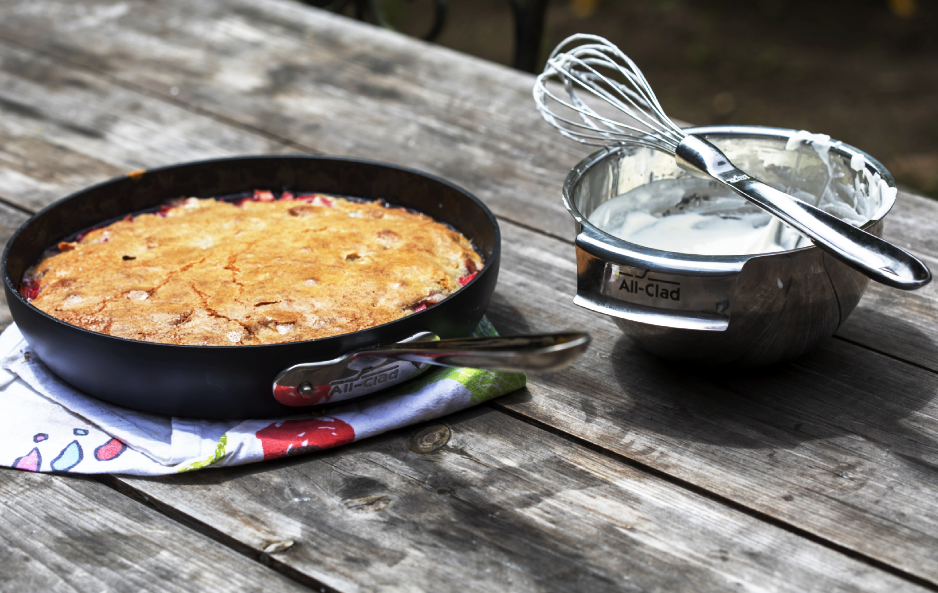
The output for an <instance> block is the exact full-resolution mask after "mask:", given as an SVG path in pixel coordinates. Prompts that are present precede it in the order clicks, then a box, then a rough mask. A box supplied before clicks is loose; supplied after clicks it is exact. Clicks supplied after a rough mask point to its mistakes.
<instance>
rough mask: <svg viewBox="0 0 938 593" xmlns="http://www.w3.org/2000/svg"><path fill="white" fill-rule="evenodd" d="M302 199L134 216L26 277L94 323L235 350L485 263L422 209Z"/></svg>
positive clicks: (335, 326)
mask: <svg viewBox="0 0 938 593" xmlns="http://www.w3.org/2000/svg"><path fill="white" fill-rule="evenodd" d="M265 193H267V192H265ZM268 195H269V194H268ZM291 198H292V196H291ZM304 198H306V199H305V201H304V200H303V199H302V198H301V199H296V200H293V199H283V200H274V201H269V200H265V201H244V202H242V203H241V204H240V205H238V204H234V203H231V202H223V201H216V200H213V199H205V200H200V199H195V198H189V199H187V200H185V201H184V202H182V204H180V205H179V206H177V207H174V208H170V209H164V210H163V211H161V212H158V213H154V214H141V215H138V216H136V217H134V218H132V219H131V218H130V217H128V218H125V219H124V220H121V221H118V222H115V223H112V224H110V225H108V226H106V227H103V228H99V229H95V230H92V231H90V232H88V233H87V234H85V235H84V236H82V237H81V238H80V239H79V240H77V241H75V242H73V243H62V244H60V245H59V252H58V253H53V254H51V255H48V256H47V257H45V258H44V259H43V260H42V261H40V262H39V263H38V264H37V265H36V266H34V267H33V268H32V269H31V270H30V271H29V272H28V273H27V277H26V279H25V280H24V286H26V285H27V284H28V285H30V286H31V287H33V288H32V290H33V293H32V295H34V296H33V298H32V304H33V305H35V306H37V307H39V308H40V309H42V310H43V311H45V312H46V313H48V314H50V315H52V316H54V317H57V318H58V319H61V320H62V321H65V322H67V323H70V324H73V325H77V326H80V327H83V328H85V329H89V330H92V331H96V332H100V333H105V334H109V335H112V336H119V337H122V338H129V339H133V340H144V341H150V342H160V343H167V344H188V345H219V346H231V345H237V344H275V343H281V342H293V341H299V340H311V339H316V338H323V337H327V336H332V335H337V334H342V333H348V332H354V331H358V330H361V329H365V328H368V327H372V326H375V325H379V324H382V323H387V322H389V321H393V320H395V319H399V318H401V317H404V316H405V315H408V314H410V313H412V312H414V311H415V310H417V311H419V310H421V309H422V308H424V307H426V306H428V305H432V304H434V303H435V302H438V301H439V300H442V299H443V298H445V297H446V296H448V295H449V294H452V293H453V292H455V291H456V290H458V289H459V288H460V287H461V285H462V284H464V283H465V282H467V281H468V279H471V277H472V276H474V273H475V272H476V271H477V270H479V269H481V268H482V260H481V258H480V257H479V255H478V254H477V253H476V252H475V251H474V250H473V248H472V246H471V245H470V244H469V241H468V240H467V239H466V238H465V237H464V236H462V235H461V234H459V233H457V232H455V231H453V230H452V229H450V228H448V227H447V226H445V225H443V224H441V223H438V222H435V221H434V220H433V219H431V218H430V217H428V216H425V215H423V214H416V213H413V212H408V211H406V210H403V209H399V208H388V207H386V206H385V205H384V204H382V203H378V202H353V201H349V200H343V199H340V198H331V197H327V196H316V197H315V198H312V197H311V196H304ZM35 291H38V293H36V292H35Z"/></svg>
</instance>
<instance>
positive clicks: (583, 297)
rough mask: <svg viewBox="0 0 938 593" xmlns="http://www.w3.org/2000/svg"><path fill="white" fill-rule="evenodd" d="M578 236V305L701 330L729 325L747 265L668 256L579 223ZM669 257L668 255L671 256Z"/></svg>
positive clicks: (621, 316) (633, 317)
mask: <svg viewBox="0 0 938 593" xmlns="http://www.w3.org/2000/svg"><path fill="white" fill-rule="evenodd" d="M579 231H580V232H579V233H578V234H577V238H576V259H577V294H576V297H575V298H574V299H573V302H574V303H575V304H577V305H579V306H581V307H584V308H586V309H589V310H591V311H596V312H597V313H602V314H604V315H610V316H612V317H618V318H620V319H627V320H630V321H636V322H639V323H647V324H651V325H658V326H663V327H674V328H683V329H693V330H700V331H724V330H726V328H727V327H728V326H729V320H730V312H731V310H732V308H733V303H732V300H733V293H734V291H735V289H736V280H737V278H738V277H739V274H740V272H741V271H742V268H743V265H744V264H745V258H739V261H708V260H707V259H706V258H696V259H693V256H690V257H689V258H688V259H681V258H680V254H666V253H665V252H656V251H655V250H648V249H645V248H641V247H639V246H637V245H632V244H630V243H626V242H624V241H619V240H616V239H614V238H612V237H608V236H605V235H604V234H602V233H600V232H599V231H597V230H596V229H594V228H592V227H590V226H586V225H583V226H581V227H580V229H579ZM669 255H670V256H672V257H669Z"/></svg>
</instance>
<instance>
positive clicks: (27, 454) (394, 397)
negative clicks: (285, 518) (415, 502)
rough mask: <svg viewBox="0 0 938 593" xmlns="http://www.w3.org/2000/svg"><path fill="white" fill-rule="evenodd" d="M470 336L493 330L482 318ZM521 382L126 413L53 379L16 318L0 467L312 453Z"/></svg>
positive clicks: (84, 467) (460, 372) (493, 376)
mask: <svg viewBox="0 0 938 593" xmlns="http://www.w3.org/2000/svg"><path fill="white" fill-rule="evenodd" d="M474 335H477V336H483V335H496V333H495V329H494V328H493V327H492V325H491V324H490V323H489V322H488V321H487V320H486V319H483V320H482V323H480V324H479V326H478V327H477V328H476V331H475V332H474ZM524 385H525V376H524V375H523V374H520V373H501V372H491V371H483V370H479V369H467V368H445V367H434V368H431V370H429V371H427V372H425V373H424V374H422V375H420V376H419V377H417V378H416V379H414V380H412V381H409V382H407V383H404V384H402V385H399V386H397V387H394V388H393V389H391V390H389V391H388V392H387V393H385V394H382V395H380V396H377V397H374V398H370V399H368V400H367V401H364V402H361V403H357V404H349V405H346V406H342V407H337V408H334V409H331V410H329V411H328V415H312V414H310V413H305V414H296V415H292V416H289V417H284V418H279V419H263V420H196V419H191V418H175V417H168V416H158V415H155V414H146V413H143V412H135V411H133V410H129V409H127V408H124V407H121V406H116V405H114V404H109V403H107V402H104V401H101V400H98V399H95V398H93V397H90V396H88V395H85V394H84V393H82V392H80V391H78V390H76V389H74V388H73V387H71V386H69V385H68V384H67V383H65V382H63V381H62V380H61V379H59V378H58V377H56V376H55V374H53V373H52V371H50V370H49V369H48V368H46V366H45V365H44V364H42V361H40V360H39V358H38V357H37V356H36V355H35V354H33V353H32V352H30V350H29V345H28V344H27V343H26V341H25V340H24V339H23V335H22V334H21V333H20V331H19V330H18V329H17V327H16V325H11V326H10V327H8V328H7V329H6V330H5V331H4V332H3V334H2V335H0V465H2V466H7V467H15V468H19V469H24V470H29V471H40V472H72V473H82V474H95V473H118V474H133V475H141V476H155V475H165V474H173V473H178V472H185V471H192V470H196V469H202V468H206V467H224V466H228V465H239V464H242V463H252V462H255V461H263V460H266V459H276V458H278V457H285V456H287V455H298V454H302V453H306V452H311V451H320V450H322V449H329V448H332V447H338V446H340V445H344V444H346V443H351V442H354V441H357V440H359V439H364V438H367V437H370V436H374V435H378V434H381V433H383V432H385V431H388V430H394V429H396V428H401V427H404V426H408V425H410V424H415V423H417V422H423V421H425V420H432V419H434V418H439V417H441V416H445V415H447V414H452V413H453V412H457V411H459V410H463V409H465V408H468V407H471V406H474V405H476V404H479V403H482V402H484V401H488V400H490V399H492V398H495V397H498V396H500V395H503V394H505V393H508V392H510V391H514V390H516V389H520V388H521V387H523V386H524Z"/></svg>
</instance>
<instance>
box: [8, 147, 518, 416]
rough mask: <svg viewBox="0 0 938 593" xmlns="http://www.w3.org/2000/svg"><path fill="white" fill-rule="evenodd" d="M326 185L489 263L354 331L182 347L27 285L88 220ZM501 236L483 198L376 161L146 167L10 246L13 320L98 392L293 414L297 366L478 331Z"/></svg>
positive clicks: (27, 230) (68, 204) (160, 403)
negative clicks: (109, 322) (39, 296)
mask: <svg viewBox="0 0 938 593" xmlns="http://www.w3.org/2000/svg"><path fill="white" fill-rule="evenodd" d="M284 188H289V189H290V190H291V191H294V192H321V193H327V194H336V195H340V196H354V197H358V198H364V199H368V200H376V199H384V200H386V201H387V202H389V203H391V204H394V205H399V206H405V207H407V208H411V209H413V210H417V211H419V212H423V213H425V214H428V215H430V216H432V217H433V218H435V219H436V220H438V221H442V222H445V223H447V224H449V225H451V226H452V227H454V228H455V229H457V230H458V231H460V232H461V233H463V234H464V235H465V236H466V237H468V238H469V239H470V240H471V241H472V243H473V244H474V246H475V247H476V249H477V250H478V252H479V254H480V255H481V256H482V258H483V260H484V261H485V267H484V268H483V269H482V271H481V272H480V273H479V274H478V275H477V276H476V277H475V278H474V279H473V280H472V281H470V282H469V283H468V284H467V285H466V286H465V287H464V288H463V289H461V290H459V291H458V292H456V293H455V294H453V295H452V296H450V297H449V298H447V299H445V300H443V301H442V302H440V303H439V304H437V305H434V306H432V307H429V308H427V309H425V310H423V311H420V312H419V313H414V314H412V315H409V316H407V317H404V318H403V319H399V320H397V321H393V322H391V323H386V324H384V325H379V326H377V327H373V328H369V329H366V330H362V331H359V332H355V333H350V334H343V335H339V336H334V337H330V338H323V339H319V340H308V341H303V342H293V343H288V344H275V345H266V346H176V345H170V344H155V343H149V342H140V341H134V340H127V339H123V338H116V337H113V336H108V335H104V334H99V333H95V332H91V331H88V330H84V329H81V328H78V327H75V326H73V325H69V324H67V323H64V322H62V321H59V320H58V319H55V318H54V317H52V316H50V315H47V314H46V313H43V312H42V311H40V310H39V309H37V308H36V307H33V306H32V305H30V304H29V303H28V302H27V301H26V300H25V299H24V298H23V297H22V296H20V294H19V292H18V290H17V289H18V288H19V282H20V279H21V278H22V275H23V272H24V271H25V270H26V269H27V268H28V267H29V266H31V265H33V264H34V263H36V261H38V259H39V258H40V256H41V255H42V254H43V252H44V251H45V250H46V249H47V248H49V247H50V246H52V245H55V244H57V243H58V242H59V241H61V240H63V239H65V238H66V237H69V236H70V235H73V234H75V233H77V232H79V231H81V230H83V229H86V228H88V227H92V226H95V225H99V224H101V223H103V222H106V221H110V220H113V219H118V218H121V217H123V216H125V215H126V214H128V213H132V212H138V211H141V210H146V209H148V208H154V207H157V206H159V205H161V204H162V203H164V202H165V201H166V200H169V199H173V198H178V197H181V196H184V197H192V196H195V197H202V198H207V197H215V196H226V195H232V194H236V193H239V192H244V191H250V190H253V189H271V190H281V189H284ZM500 244H501V235H500V233H499V230H498V223H497V222H496V221H495V217H494V216H493V215H492V213H491V212H490V211H489V209H488V208H486V207H485V205H483V204H482V202H480V201H479V200H478V199H477V198H475V197H474V196H472V195H471V194H469V193H468V192H466V191H465V190H462V189H460V188H458V187H456V186H455V185H452V184H450V183H447V182H446V181H443V180H442V179H439V178H436V177H433V176H431V175H426V174H424V173H420V172H418V171H414V170H411V169H405V168H403V167H396V166H393V165H385V164H381V163H375V162H370V161H363V160H355V159H343V158H333V157H321V156H307V155H286V156H254V157H237V158H229V159H218V160H210V161H200V162H194V163H186V164H181V165H173V166H169V167H163V168H160V169H154V170H149V171H145V172H142V171H138V172H134V173H130V174H128V175H125V176H122V177H118V178H116V179H112V180H110V181H106V182H104V183H101V184H99V185H95V186H93V187H90V188H87V189H84V190H81V191H79V192H77V193H74V194H72V195H70V196H68V197H66V198H64V199H62V200H60V201H58V202H56V203H54V204H52V205H51V206H49V207H47V208H45V209H44V210H42V211H41V212H39V213H38V214H37V215H36V216H34V217H33V218H31V219H30V220H29V221H27V222H26V223H25V224H24V225H23V226H22V227H21V228H20V229H19V230H18V231H17V232H16V234H15V235H14V236H13V238H12V239H11V240H10V242H9V243H8V244H7V248H6V250H5V251H4V253H3V279H4V286H5V290H6V296H7V302H8V303H9V306H10V312H11V313H12V315H13V319H14V320H15V321H16V324H17V326H19V328H20V331H22V332H23V335H24V336H25V337H26V340H27V341H28V342H29V345H30V347H31V349H32V350H33V351H35V352H36V354H38V355H39V357H40V358H41V359H42V361H43V362H44V363H45V364H46V365H47V366H48V367H49V368H50V369H52V370H53V371H54V372H55V373H56V374H57V375H58V376H59V377H61V378H62V379H64V380H65V381H66V382H68V383H70V384H71V385H73V386H75V387H77V388H78V389H80V390H82V391H84V392H85V393H88V394H90V395H93V396H95V397H98V398H100V399H103V400H106V401H109V402H112V403H115V404H119V405H122V406H127V407H129V408H133V409H136V410H141V411H145V412H153V413H157V414H169V415H174V416H191V417H199V418H260V417H269V416H277V415H286V414H295V413H297V412H299V411H301V410H302V408H296V407H288V406H284V405H282V404H281V403H279V402H278V401H277V400H275V399H274V397H273V394H272V385H273V381H274V379H275V378H276V377H277V375H278V374H280V373H281V371H283V370H285V369H287V368H288V367H291V366H293V365H297V364H301V363H307V362H314V361H322V360H329V359H333V358H335V357H337V356H339V355H341V354H343V353H346V352H349V351H352V350H357V349H360V348H364V347H366V346H374V345H377V344H387V343H391V342H398V341H401V340H404V339H407V338H408V337H410V336H413V335H414V334H416V333H418V332H423V331H428V332H432V333H434V334H436V335H438V336H440V337H443V338H448V337H459V336H465V335H468V334H469V332H470V331H471V330H472V329H473V328H474V327H475V326H476V324H478V322H479V320H480V319H481V318H482V315H483V313H484V312H485V309H486V307H487V306H488V303H489V299H490V298H491V296H492V291H493V290H494V289H495V282H496V279H497V277H498V264H499V255H500Z"/></svg>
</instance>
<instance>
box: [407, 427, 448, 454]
mask: <svg viewBox="0 0 938 593" xmlns="http://www.w3.org/2000/svg"><path fill="white" fill-rule="evenodd" d="M452 436H453V431H452V430H450V429H449V426H446V425H445V424H434V425H433V426H428V427H426V428H424V429H422V430H421V431H420V432H418V433H417V434H415V435H414V436H412V437H410V450H411V451H413V452H414V453H418V454H420V455H431V454H433V453H436V452H437V451H439V450H440V449H442V448H443V447H445V446H446V443H448V442H449V439H450V437H452Z"/></svg>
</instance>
